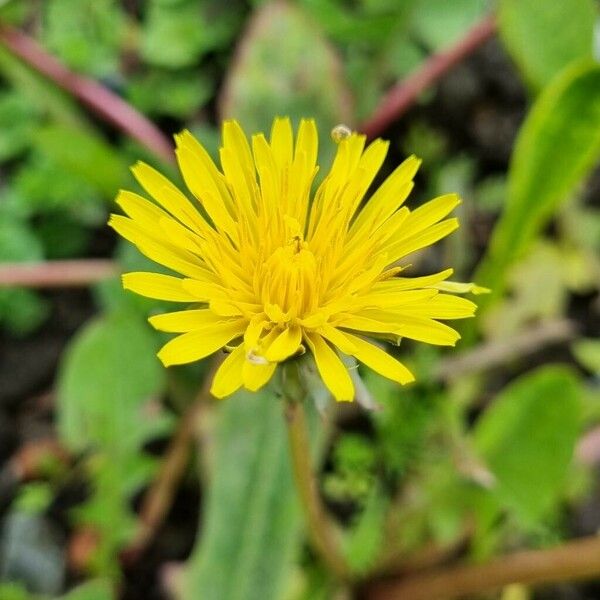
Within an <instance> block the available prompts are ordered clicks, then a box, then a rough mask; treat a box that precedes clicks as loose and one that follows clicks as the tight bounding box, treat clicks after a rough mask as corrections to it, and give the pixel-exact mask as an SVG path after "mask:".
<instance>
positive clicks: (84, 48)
mask: <svg viewBox="0 0 600 600" xmlns="http://www.w3.org/2000/svg"><path fill="white" fill-rule="evenodd" d="M43 16H44V20H43V25H44V28H43V31H42V34H43V39H44V40H45V42H46V44H47V45H48V47H49V48H50V50H51V51H52V52H53V53H54V54H56V55H57V56H58V57H59V58H61V59H62V60H63V61H64V62H65V63H66V64H67V65H69V66H70V67H71V68H73V69H74V70H76V71H78V72H85V73H91V74H93V75H96V76H105V75H110V74H112V73H115V72H118V69H119V50H120V41H121V33H122V32H123V25H124V19H123V14H122V12H121V10H120V8H119V7H118V3H117V2H115V0H48V2H46V3H45V5H44V13H43Z"/></svg>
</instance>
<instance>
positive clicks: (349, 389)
mask: <svg viewBox="0 0 600 600" xmlns="http://www.w3.org/2000/svg"><path fill="white" fill-rule="evenodd" d="M305 339H306V343H307V344H308V347H309V348H310V350H311V352H312V353H313V356H314V358H315V363H316V365H317V369H318V370H319V373H320V375H321V378H322V379H323V382H324V383H325V385H326V386H327V388H328V389H329V391H330V392H331V393H332V395H333V397H334V398H335V399H336V400H337V401H338V402H343V401H348V402H349V401H351V400H352V399H353V398H354V384H353V383H352V379H351V378H350V375H349V374H348V369H347V368H346V367H345V365H344V363H343V362H342V361H341V360H340V357H339V356H338V355H337V354H336V353H335V351H334V350H333V349H332V348H331V346H329V344H328V343H327V342H326V341H325V340H324V339H323V338H322V337H321V336H320V335H318V334H316V333H307V334H305Z"/></svg>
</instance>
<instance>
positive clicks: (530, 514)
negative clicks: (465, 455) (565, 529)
mask: <svg viewBox="0 0 600 600" xmlns="http://www.w3.org/2000/svg"><path fill="white" fill-rule="evenodd" d="M581 395H582V390H581V386H580V383H579V381H578V379H577V378H576V376H575V375H574V374H573V373H572V372H571V371H570V370H569V369H567V368H565V367H560V366H546V367H542V368H539V369H537V370H535V371H533V372H531V373H528V374H526V375H524V376H522V377H520V378H519V379H518V380H516V381H515V382H513V383H511V384H510V385H509V386H507V387H506V388H504V390H502V392H500V394H499V395H498V396H497V397H496V398H495V399H494V401H493V403H492V404H491V406H490V408H488V409H487V410H486V412H485V413H484V414H483V415H482V416H481V417H480V419H479V420H478V422H477V424H476V427H475V430H474V443H475V447H476V449H477V450H478V452H479V454H480V455H481V457H482V458H483V459H484V461H485V462H486V465H487V466H488V468H489V469H490V470H491V472H492V473H493V475H494V476H495V478H496V484H495V486H494V488H493V490H492V492H493V493H494V494H495V495H496V496H497V498H498V500H499V501H500V503H501V504H502V505H504V506H505V507H507V508H508V509H510V510H512V511H514V513H515V515H516V516H517V517H518V518H520V520H521V521H522V522H524V523H528V524H532V523H534V522H536V521H538V520H539V519H541V518H543V517H544V516H545V514H546V513H547V511H548V510H549V509H550V508H551V507H552V505H553V504H554V502H555V501H556V500H557V498H558V496H559V495H560V492H561V489H562V486H563V484H564V482H565V478H566V476H567V471H568V469H569V465H570V463H571V459H572V456H573V451H574V448H575V443H576V441H577V437H578V434H579V431H580V424H581V408H582V404H581Z"/></svg>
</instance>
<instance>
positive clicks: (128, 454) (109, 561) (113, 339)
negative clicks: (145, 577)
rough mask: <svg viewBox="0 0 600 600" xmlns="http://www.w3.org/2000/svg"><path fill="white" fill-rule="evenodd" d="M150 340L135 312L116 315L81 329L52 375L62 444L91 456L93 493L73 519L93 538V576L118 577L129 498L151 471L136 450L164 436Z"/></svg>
mask: <svg viewBox="0 0 600 600" xmlns="http://www.w3.org/2000/svg"><path fill="white" fill-rule="evenodd" d="M156 341H157V340H156V337H155V336H154V335H153V334H152V332H151V331H150V329H149V328H148V326H147V325H146V324H145V323H144V322H143V321H142V320H141V318H140V317H139V315H138V314H136V313H134V312H130V311H120V312H115V313H112V314H109V315H105V316H103V317H100V318H97V319H95V320H94V321H92V322H91V323H89V324H88V325H86V327H85V328H84V329H83V331H81V332H80V333H79V334H78V335H77V336H76V337H75V338H74V340H73V341H72V342H71V345H70V346H69V348H68V349H67V351H66V353H65V354H64V356H63V360H62V364H61V365H60V369H59V377H58V389H57V401H58V411H57V414H58V430H59V433H60V435H61V438H62V440H63V442H64V443H65V444H66V445H67V446H68V447H69V448H71V449H72V450H74V451H83V450H86V449H88V448H89V447H90V446H91V447H93V449H94V450H95V451H96V455H95V457H94V460H93V461H91V463H90V465H89V468H90V470H91V473H90V474H91V483H92V494H91V496H90V498H89V499H87V500H86V502H85V503H84V504H83V505H81V506H79V507H77V509H76V511H75V514H76V517H77V519H78V521H80V522H82V523H85V524H86V525H88V526H90V527H92V528H93V530H94V531H96V532H98V533H99V544H98V546H97V548H96V550H95V553H94V556H93V557H92V564H91V569H92V571H94V572H95V573H98V574H102V575H107V576H110V577H117V575H118V572H119V567H118V552H119V550H120V549H121V548H122V547H123V545H124V544H125V543H126V542H127V541H128V540H129V539H131V536H132V535H133V534H134V531H135V527H134V526H135V520H134V518H133V515H132V514H131V509H130V500H131V496H132V495H133V494H134V493H135V492H136V491H138V489H139V488H140V487H141V486H142V485H144V484H145V483H146V482H147V481H148V480H149V479H150V477H151V475H152V472H153V469H154V461H151V460H150V459H149V458H148V457H147V456H146V455H145V454H144V453H143V450H142V447H143V444H144V443H145V442H147V441H149V440H150V439H152V438H154V437H156V436H157V435H159V434H164V433H165V431H164V428H165V424H166V422H165V419H164V418H163V417H162V416H161V414H160V411H157V410H156V407H154V406H152V407H151V410H148V405H149V401H151V400H152V399H153V398H156V397H157V396H158V395H159V394H161V392H162V390H163V386H164V380H165V376H164V370H163V368H162V367H161V366H160V364H159V362H158V359H157V358H156V356H155V353H156V349H157V343H156Z"/></svg>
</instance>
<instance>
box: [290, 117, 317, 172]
mask: <svg viewBox="0 0 600 600" xmlns="http://www.w3.org/2000/svg"><path fill="white" fill-rule="evenodd" d="M318 151H319V134H318V133H317V125H316V123H315V120H314V119H302V120H301V121H300V127H299V128H298V136H297V138H296V153H295V156H298V155H299V153H300V152H304V153H305V154H306V158H307V162H308V165H309V166H310V167H311V170H312V167H314V165H315V163H316V162H317V154H318Z"/></svg>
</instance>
